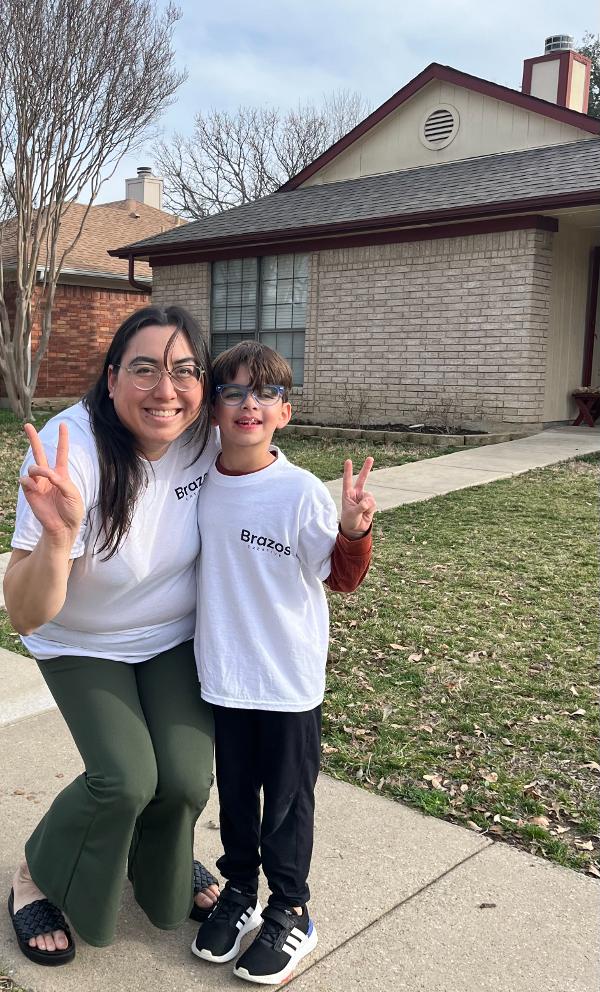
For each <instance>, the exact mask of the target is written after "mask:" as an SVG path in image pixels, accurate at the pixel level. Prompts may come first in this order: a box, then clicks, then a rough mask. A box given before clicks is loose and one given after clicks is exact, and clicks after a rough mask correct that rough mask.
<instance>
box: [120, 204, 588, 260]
mask: <svg viewBox="0 0 600 992" xmlns="http://www.w3.org/2000/svg"><path fill="white" fill-rule="evenodd" d="M594 204H600V189H599V188H597V189H593V190H582V191H580V192H578V193H563V194H560V195H558V196H542V197H535V198H531V199H527V200H523V199H520V200H504V201H500V202H497V203H493V204H490V203H485V204H478V205H477V206H466V207H450V208H448V209H445V210H436V211H420V212H415V213H412V214H389V215H387V216H385V217H371V218H365V219H361V220H351V221H343V222H341V223H337V224H319V225H313V226H310V227H290V228H283V229H280V230H274V231H249V232H245V233H243V234H238V235H226V236H223V237H219V238H207V239H204V240H203V239H199V238H196V239H194V240H193V241H184V242H180V241H177V242H174V243H171V244H164V243H163V244H156V245H144V246H143V247H142V246H140V248H139V249H138V250H137V251H136V246H135V244H133V245H126V246H125V247H123V248H113V249H111V250H110V251H109V255H112V256H113V257H115V258H127V259H129V258H136V259H139V260H140V261H150V259H151V258H152V257H154V256H157V255H160V256H162V257H165V256H168V255H185V254H186V253H189V254H192V253H194V252H197V251H199V250H201V251H210V250H213V249H214V250H215V251H219V250H220V249H223V248H232V247H239V248H240V250H242V249H243V247H244V246H245V245H252V246H253V247H256V245H257V244H259V245H264V246H265V249H268V246H269V243H281V241H282V240H294V239H298V238H302V239H303V240H306V239H309V238H319V237H323V236H325V235H334V234H340V235H341V234H350V233H354V232H357V233H358V232H360V231H365V230H373V231H378V230H381V231H384V230H386V229H388V228H391V227H401V228H403V229H404V228H410V227H417V226H420V225H424V224H434V223H452V222H453V221H461V220H467V219H473V220H476V219H477V218H480V217H495V216H498V215H501V214H504V215H510V214H523V213H539V212H540V211H542V210H553V209H555V210H558V209H559V208H566V207H580V206H591V205H594Z"/></svg>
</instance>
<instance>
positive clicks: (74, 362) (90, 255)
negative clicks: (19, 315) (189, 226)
mask: <svg viewBox="0 0 600 992" xmlns="http://www.w3.org/2000/svg"><path fill="white" fill-rule="evenodd" d="M162 183H163V181H162V179H159V178H158V177H156V176H153V175H152V172H151V170H150V169H148V168H140V169H138V175H137V177H136V178H135V179H128V180H126V198H125V199H124V200H117V201H115V202H112V203H100V204H97V205H95V206H93V207H91V209H90V211H89V214H88V216H87V218H86V220H85V224H84V227H83V232H82V235H81V237H80V239H79V241H78V242H77V244H76V246H75V248H74V249H73V251H72V252H71V253H70V254H69V255H68V257H67V260H66V264H65V266H64V267H63V269H62V271H61V274H60V277H59V282H58V286H57V290H56V296H55V301H54V307H53V310H52V334H51V337H50V342H49V345H48V349H47V351H46V354H45V356H44V359H43V361H42V365H41V367H40V373H39V377H38V385H37V390H36V402H37V401H39V400H40V399H59V398H67V397H68V398H79V397H80V396H81V395H82V394H83V393H84V392H85V391H86V390H87V389H88V388H89V386H90V385H91V383H92V382H93V381H94V379H95V377H96V376H97V374H98V371H99V370H100V369H101V368H102V363H103V361H104V355H105V353H106V348H107V346H108V344H109V342H110V340H111V338H112V336H113V334H114V332H115V330H116V328H117V327H118V325H119V324H120V323H121V321H122V320H124V318H125V317H126V316H127V315H128V314H129V313H131V312H132V310H135V309H136V308H137V307H141V306H145V305H146V304H148V303H149V302H150V300H151V291H152V273H151V270H150V267H149V266H148V265H144V264H141V265H140V266H139V268H138V271H137V273H136V274H137V286H136V287H133V286H132V285H131V284H130V282H129V278H128V277H129V269H128V264H127V262H123V261H121V260H120V259H117V258H111V256H110V255H109V254H108V248H109V247H110V245H113V244H114V243H115V240H117V241H120V240H130V239H131V238H135V239H138V238H139V237H148V236H150V235H152V234H157V233H159V232H162V231H167V230H169V229H170V228H172V227H174V226H176V225H178V224H183V223H184V222H183V221H182V220H180V219H179V218H177V217H173V216H172V215H171V214H168V213H166V212H165V211H164V210H162V209H161V202H162ZM85 210H86V207H85V205H84V204H80V203H71V204H70V205H69V208H68V210H66V211H65V213H64V214H63V217H62V220H61V231H60V236H59V244H58V248H59V253H60V251H61V250H64V247H65V246H66V245H68V244H69V243H70V241H71V240H72V239H73V237H74V236H75V235H76V233H77V231H78V229H79V225H80V224H81V220H82V217H83V215H84V213H85ZM9 223H10V222H9ZM7 242H8V243H7V246H6V248H5V261H4V271H5V279H6V280H7V287H6V288H7V293H6V295H7V298H8V303H9V313H10V310H11V306H10V289H11V283H10V272H11V257H10V240H8V239H7ZM13 264H14V263H13ZM13 285H14V284H13ZM13 299H14V296H13ZM40 328H41V321H40V319H39V318H38V319H36V321H35V323H34V326H33V332H32V340H31V347H32V352H35V349H36V345H37V342H38V341H39V337H40ZM0 385H1V383H0Z"/></svg>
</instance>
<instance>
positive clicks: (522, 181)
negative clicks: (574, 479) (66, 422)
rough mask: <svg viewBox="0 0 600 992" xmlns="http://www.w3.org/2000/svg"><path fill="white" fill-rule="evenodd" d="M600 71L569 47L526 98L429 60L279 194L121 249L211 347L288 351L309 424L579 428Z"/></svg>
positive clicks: (591, 294)
mask: <svg viewBox="0 0 600 992" xmlns="http://www.w3.org/2000/svg"><path fill="white" fill-rule="evenodd" d="M555 48H556V49H557V50H555ZM589 74H590V62H589V60H588V59H586V58H584V57H583V56H581V55H579V54H577V53H575V52H573V51H572V50H570V49H569V47H568V43H567V44H566V43H565V39H564V37H561V38H559V39H558V40H557V39H548V42H547V52H546V54H545V55H544V56H541V57H538V58H533V59H528V60H526V62H525V67H524V73H523V91H522V92H518V91H516V90H512V89H509V88H507V87H505V86H500V85H497V84H496V83H492V82H489V81H487V80H484V79H480V78H478V77H476V76H471V75H468V74H466V73H464V72H459V71H457V70H456V69H452V68H449V67H447V66H442V65H438V64H436V63H434V64H432V65H430V66H428V67H427V68H426V69H425V70H424V71H423V72H421V73H420V74H419V75H418V76H416V77H415V78H414V79H413V80H411V82H409V83H408V84H407V85H406V86H404V87H403V89H401V90H399V92H398V93H396V94H395V95H394V96H392V97H391V98H390V99H389V100H387V101H386V103H384V104H382V106H381V107H379V108H378V109H377V110H375V111H374V112H373V113H372V114H371V115H370V116H369V117H367V118H366V119H365V120H364V121H363V122H362V123H360V124H359V125H358V126H357V127H355V128H354V129H353V130H352V131H351V132H349V134H347V135H346V136H345V137H343V138H342V139H341V140H340V141H338V142H337V143H336V144H335V145H333V146H332V147H331V148H330V149H329V150H328V151H326V152H325V153H324V154H323V155H321V156H320V158H318V159H316V161H314V162H313V163H312V164H311V165H309V166H308V167H307V168H306V169H304V170H303V171H302V172H301V173H300V174H299V175H297V176H296V177H295V178H294V179H292V180H291V181H290V182H288V183H286V184H285V185H284V186H282V187H281V189H280V190H278V191H277V192H276V193H274V194H273V195H271V196H268V197H266V198H265V199H262V200H259V201H257V202H255V203H251V204H248V205H245V206H242V207H237V208H235V209H232V210H229V211H227V212H225V213H222V214H219V215H216V216H212V217H207V218H205V219H203V220H200V221H197V222H194V223H190V224H188V225H187V226H186V227H185V228H183V229H180V230H175V231H171V232H168V233H166V234H163V235H159V236H157V237H154V238H150V239H145V240H144V241H141V242H137V243H135V244H129V245H127V246H125V247H123V248H119V249H116V250H114V251H113V252H111V254H113V255H114V256H115V257H118V258H122V259H130V260H131V262H132V263H134V262H135V263H136V264H138V263H139V262H140V261H142V260H143V261H145V262H149V263H150V265H151V267H152V273H153V287H154V289H153V292H154V297H153V298H154V299H155V300H156V301H157V302H159V303H161V304H164V303H167V302H171V301H177V302H180V303H182V304H185V305H186V306H188V307H190V309H191V310H192V311H193V312H194V313H195V315H196V316H197V317H198V318H199V319H200V320H201V322H202V324H203V325H204V327H206V328H207V330H208V328H209V327H210V333H211V338H212V347H213V351H214V352H217V351H219V350H221V349H222V348H224V347H226V346H228V345H230V344H232V343H234V342H235V341H238V340H240V339H241V338H244V337H259V338H260V339H261V340H263V341H265V342H267V343H268V344H271V345H273V346H274V347H276V348H277V349H278V350H279V351H281V352H282V353H283V354H284V355H286V357H288V358H289V359H290V361H291V362H292V365H293V367H294V379H295V383H296V386H297V388H296V390H295V395H294V406H295V409H296V410H297V411H298V412H299V413H301V414H302V415H303V416H304V417H305V418H307V419H310V420H322V421H325V422H327V421H329V422H336V421H342V422H350V421H352V420H355V419H357V417H358V416H359V415H360V417H361V420H362V422H364V423H369V422H370V423H378V422H379V423H381V422H384V423H388V422H395V423H408V424H413V423H419V422H422V421H424V420H429V421H431V422H435V421H436V420H437V419H439V417H440V415H441V414H443V415H444V416H445V417H447V418H448V419H449V420H450V421H451V422H454V423H455V424H457V423H461V424H464V425H467V426H472V427H480V428H484V429H493V428H494V427H497V426H500V425H518V426H519V427H525V428H538V427H539V426H540V425H542V424H544V423H555V422H568V421H569V420H570V419H572V417H573V415H574V412H575V408H574V404H573V401H572V398H571V391H572V390H573V389H574V388H576V387H578V386H580V385H581V384H582V383H583V384H589V383H593V384H600V354H599V353H600V347H598V348H597V349H596V350H595V351H594V350H593V343H594V336H595V335H596V334H597V325H596V320H597V317H598V316H599V312H598V310H599V308H598V306H597V300H598V271H599V268H600V120H597V119H595V118H592V117H589V116H588V115H587V114H586V113H585V111H586V109H587V100H588V92H589Z"/></svg>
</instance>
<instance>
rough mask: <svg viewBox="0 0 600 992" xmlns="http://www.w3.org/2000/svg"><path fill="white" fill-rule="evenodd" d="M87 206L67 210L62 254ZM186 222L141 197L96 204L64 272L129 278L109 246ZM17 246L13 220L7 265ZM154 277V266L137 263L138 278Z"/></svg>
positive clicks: (42, 259)
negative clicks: (149, 203)
mask: <svg viewBox="0 0 600 992" xmlns="http://www.w3.org/2000/svg"><path fill="white" fill-rule="evenodd" d="M85 209H86V208H85V204H82V203H75V202H72V203H70V204H69V205H68V207H67V208H66V209H65V211H64V213H63V215H62V219H61V228H60V234H59V240H58V249H59V253H60V252H61V251H63V250H64V248H65V247H66V245H67V244H69V242H70V241H71V240H72V239H73V237H74V236H75V234H76V233H77V231H78V229H79V225H80V224H81V220H82V217H83V215H84V213H85ZM185 223H186V222H185V221H184V220H182V219H181V218H179V217H174V216H173V215H172V214H168V213H166V212H165V211H164V210H157V209H156V208H155V207H150V206H148V205H147V204H146V203H139V202H138V201H137V200H116V201H114V202H112V203H98V204H95V205H94V206H93V207H91V208H90V212H89V214H88V216H87V218H86V220H85V224H84V227H83V231H82V234H81V237H80V238H79V241H78V242H77V244H76V245H75V248H74V249H73V250H72V251H71V252H70V253H69V255H68V256H67V258H66V260H65V264H64V266H63V271H64V272H73V271H75V272H81V273H85V274H86V275H87V274H90V275H92V274H97V275H108V276H121V277H124V278H127V274H128V263H127V261H122V260H121V259H118V258H114V257H111V256H110V255H109V254H108V249H109V248H111V247H112V246H113V245H115V244H120V243H124V242H129V241H132V240H136V241H137V240H140V239H143V238H148V237H151V236H152V235H154V234H162V233H163V232H165V231H169V230H171V229H172V228H174V227H180V226H181V225H182V224H185ZM11 228H13V230H11ZM14 246H15V236H14V226H13V223H12V222H11V221H9V222H8V223H7V225H6V227H5V241H4V263H5V265H8V266H10V262H11V258H12V259H14ZM11 247H12V254H11ZM44 263H45V257H43V256H40V265H42V266H43V265H44ZM150 277H151V269H150V266H149V265H147V264H146V263H144V262H139V263H138V264H137V265H136V278H147V279H149V278H150Z"/></svg>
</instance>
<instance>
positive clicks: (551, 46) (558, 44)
mask: <svg viewBox="0 0 600 992" xmlns="http://www.w3.org/2000/svg"><path fill="white" fill-rule="evenodd" d="M572 51H573V38H572V37H571V35H570V34H552V35H550V37H549V38H546V41H545V44H544V54H545V55H549V54H550V52H572Z"/></svg>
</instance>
